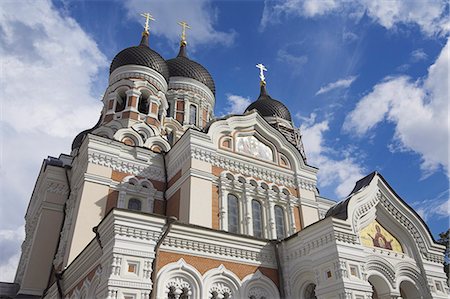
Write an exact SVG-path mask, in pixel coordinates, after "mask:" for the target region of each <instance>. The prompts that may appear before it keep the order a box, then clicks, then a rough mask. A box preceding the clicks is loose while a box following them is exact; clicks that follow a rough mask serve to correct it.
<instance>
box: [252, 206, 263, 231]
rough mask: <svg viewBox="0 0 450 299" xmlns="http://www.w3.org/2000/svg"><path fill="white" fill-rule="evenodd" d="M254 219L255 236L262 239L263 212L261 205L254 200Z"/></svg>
mask: <svg viewBox="0 0 450 299" xmlns="http://www.w3.org/2000/svg"><path fill="white" fill-rule="evenodd" d="M252 218H253V235H254V236H255V237H258V238H262V236H263V234H262V210H261V203H260V202H259V201H257V200H255V199H254V200H252Z"/></svg>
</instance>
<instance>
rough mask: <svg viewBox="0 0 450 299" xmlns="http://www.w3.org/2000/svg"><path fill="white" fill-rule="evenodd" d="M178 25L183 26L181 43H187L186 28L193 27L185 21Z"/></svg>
mask: <svg viewBox="0 0 450 299" xmlns="http://www.w3.org/2000/svg"><path fill="white" fill-rule="evenodd" d="M178 25H180V26H181V44H182V45H186V44H187V42H186V29H191V27H190V26H189V25H188V23H186V22H185V21H180V22H178Z"/></svg>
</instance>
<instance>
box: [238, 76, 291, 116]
mask: <svg viewBox="0 0 450 299" xmlns="http://www.w3.org/2000/svg"><path fill="white" fill-rule="evenodd" d="M253 109H255V110H256V111H258V113H259V114H260V115H261V116H264V117H270V116H276V117H279V118H282V119H284V120H287V121H289V122H291V121H292V118H291V113H290V112H289V110H288V108H287V107H286V106H285V105H284V104H283V103H281V102H280V101H278V100H275V99H272V97H271V96H270V95H268V94H267V91H266V85H265V84H261V93H260V95H259V97H258V99H257V100H256V101H254V102H253V103H251V104H250V106H248V107H247V109H245V112H248V111H251V110H253Z"/></svg>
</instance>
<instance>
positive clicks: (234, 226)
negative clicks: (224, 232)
mask: <svg viewBox="0 0 450 299" xmlns="http://www.w3.org/2000/svg"><path fill="white" fill-rule="evenodd" d="M228 231H229V232H232V233H238V232H239V203H238V198H237V197H236V195H234V194H228Z"/></svg>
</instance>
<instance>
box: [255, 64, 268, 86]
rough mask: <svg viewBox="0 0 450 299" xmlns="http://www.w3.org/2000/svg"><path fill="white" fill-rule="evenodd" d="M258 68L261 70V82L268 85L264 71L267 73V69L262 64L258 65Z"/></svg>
mask: <svg viewBox="0 0 450 299" xmlns="http://www.w3.org/2000/svg"><path fill="white" fill-rule="evenodd" d="M256 67H257V68H259V79H260V80H261V82H264V83H266V81H265V80H266V77H264V71H266V72H267V69H266V67H265V66H264V65H263V64H262V63H259V64H257V65H256Z"/></svg>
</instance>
